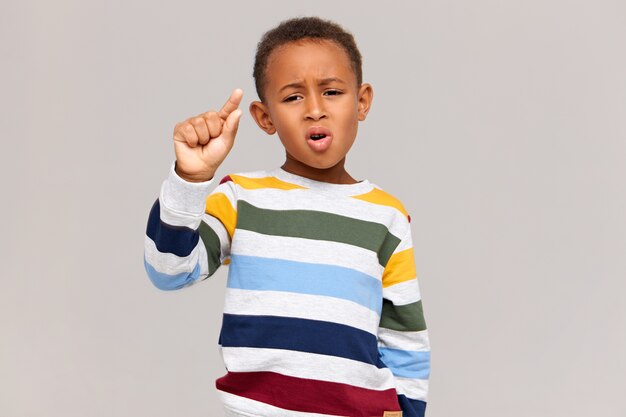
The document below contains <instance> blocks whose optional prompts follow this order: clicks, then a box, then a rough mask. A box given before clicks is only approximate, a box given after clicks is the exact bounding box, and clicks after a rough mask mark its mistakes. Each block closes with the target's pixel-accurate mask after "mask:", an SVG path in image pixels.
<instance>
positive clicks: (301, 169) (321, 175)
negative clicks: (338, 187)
mask: <svg viewBox="0 0 626 417" xmlns="http://www.w3.org/2000/svg"><path fill="white" fill-rule="evenodd" d="M345 161H346V158H345V156H344V157H343V158H342V159H341V161H339V162H338V163H337V164H336V165H335V166H332V167H330V168H325V169H320V168H315V167H312V166H309V165H306V164H304V163H302V162H300V161H298V160H297V159H294V158H292V157H290V156H289V155H287V158H286V160H285V163H284V164H283V165H282V166H281V168H282V169H284V170H285V171H287V172H290V173H292V174H295V175H300V176H301V177H305V178H309V179H312V180H315V181H322V182H328V183H331V184H356V183H357V182H358V181H357V180H355V179H354V178H352V177H351V176H350V174H348V172H347V171H346V169H345V168H344V164H345Z"/></svg>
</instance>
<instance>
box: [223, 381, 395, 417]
mask: <svg viewBox="0 0 626 417" xmlns="http://www.w3.org/2000/svg"><path fill="white" fill-rule="evenodd" d="M215 386H216V388H217V389H218V390H220V391H226V392H228V393H231V394H234V395H238V396H241V397H246V398H250V399H252V400H256V401H260V402H263V403H266V404H270V405H273V406H275V407H280V408H284V409H287V410H293V411H302V412H307V413H319V414H333V415H340V416H350V417H382V415H383V412H384V411H401V410H402V409H401V408H400V405H399V403H398V396H397V392H396V390H395V389H393V388H389V389H387V390H384V391H377V390H371V389H367V388H361V387H355V386H352V385H348V384H341V383H338V382H328V381H320V380H315V379H306V378H296V377H293V376H288V375H282V374H279V373H276V372H230V371H228V372H227V374H226V375H224V376H222V377H220V378H218V379H216V380H215Z"/></svg>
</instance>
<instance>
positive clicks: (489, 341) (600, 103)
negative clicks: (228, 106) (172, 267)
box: [0, 0, 626, 417]
mask: <svg viewBox="0 0 626 417" xmlns="http://www.w3.org/2000/svg"><path fill="white" fill-rule="evenodd" d="M308 14H313V15H318V16H320V17H323V18H329V19H333V20H335V21H337V22H338V23H340V24H342V25H343V26H344V27H345V28H346V29H348V30H349V31H351V32H352V33H353V34H354V35H355V38H356V40H357V43H358V45H359V47H360V50H361V52H362V54H363V57H364V67H363V72H364V81H366V82H369V83H371V84H372V85H373V88H374V101H373V105H372V109H371V111H370V113H369V115H368V118H367V120H366V121H364V122H362V123H361V124H360V129H359V133H358V137H357V140H356V142H355V145H354V147H353V148H352V150H351V152H350V153H349V155H348V158H347V164H346V166H347V168H348V170H349V171H350V173H351V174H352V175H353V176H354V177H355V178H357V179H363V178H368V179H369V180H370V181H372V182H374V183H376V184H378V185H379V186H381V187H382V188H384V189H386V190H387V191H389V192H391V193H392V194H394V195H396V196H397V197H398V198H400V199H401V200H402V201H403V202H404V204H405V206H406V207H407V208H408V210H409V213H410V214H411V215H412V219H413V221H412V228H413V235H414V238H413V239H414V244H415V251H416V257H417V262H418V265H417V268H418V274H419V275H420V279H421V281H420V282H421V284H420V285H421V288H422V295H423V300H424V308H425V315H426V320H427V324H428V326H429V329H430V330H429V331H430V337H431V343H432V373H431V382H430V384H431V385H430V391H429V405H428V409H427V415H428V417H450V416H459V417H460V416H480V417H502V416H507V417H509V416H510V417H518V416H519V417H522V416H523V417H529V416H542V417H544V416H545V417H554V416H568V417H579V416H580V417H583V416H585V417H589V416H594V415H597V416H603V417H604V416H623V415H625V414H624V413H625V412H626V406H624V402H623V398H622V397H623V384H624V383H625V382H626V380H625V379H626V378H625V375H626V359H625V357H624V352H625V351H626V338H625V336H624V329H625V328H626V307H625V306H624V303H623V302H622V299H623V296H624V292H625V290H626V285H625V283H624V278H626V260H625V259H626V258H625V256H624V255H625V254H626V220H625V216H626V197H625V187H624V178H626V164H625V163H624V160H625V157H626V117H625V116H626V77H625V74H626V47H624V45H625V40H626V5H625V3H624V2H622V1H594V2H589V1H554V0H553V1H546V0H542V1H538V0H531V1H529V0H524V1H507V2H504V1H485V0H479V1H471V2H468V1H417V2H415V1H411V2H409V1H403V2H400V1H395V2H392V3H390V4H389V5H387V6H385V5H383V4H382V3H380V2H371V3H365V2H363V1H341V2H340V1H317V2H314V3H311V4H310V5H308V6H304V5H300V6H297V5H295V2H291V1H272V2H264V3H253V2H250V3H240V2H235V3H228V2H207V1H205V2H192V1H178V2H176V3H174V4H171V5H166V6H158V5H157V3H154V2H149V1H123V2H122V1H110V2H106V1H101V2H97V3H96V2H93V1H92V2H86V1H58V2H44V1H33V0H29V1H21V2H16V1H15V2H9V3H7V2H3V7H2V12H1V13H0V35H1V44H0V48H1V50H0V52H1V56H2V66H1V68H0V71H1V73H2V74H1V81H0V82H1V85H0V87H1V93H0V97H1V106H2V108H1V109H0V110H2V111H1V115H2V116H1V119H0V120H2V122H1V123H2V124H1V132H0V134H1V137H2V143H3V158H2V164H0V170H1V171H0V177H1V178H2V202H3V203H2V205H1V208H0V210H1V216H2V220H3V221H2V228H3V233H2V235H3V239H2V241H1V242H2V243H1V244H2V247H1V248H0V253H1V256H2V279H1V282H0V297H1V299H0V326H1V341H0V416H2V417H5V416H6V417H27V416H28V417H30V416H53V417H85V416H94V417H95V416H98V417H99V416H102V417H105V416H106V417H110V416H119V417H126V416H152V417H161V416H186V417H194V416H196V417H205V416H215V415H222V409H221V405H220V403H219V401H218V396H217V393H216V392H215V388H214V381H215V379H216V378H218V377H219V376H221V375H223V374H224V372H225V370H224V368H223V365H222V363H221V359H220V357H219V354H218V350H217V338H218V334H219V326H220V324H221V312H222V307H223V296H224V289H225V278H226V273H227V269H226V268H225V267H224V268H223V269H221V270H220V271H219V272H218V273H217V274H216V275H214V276H213V277H212V278H211V279H210V280H208V281H205V282H203V283H202V284H201V285H199V286H196V287H191V288H189V289H185V290H182V291H179V292H161V291H160V290H158V289H156V288H154V287H152V284H151V283H150V282H149V280H148V277H147V275H146V273H145V271H144V269H143V263H142V262H143V260H142V257H143V243H144V233H145V227H146V221H147V217H148V213H149V210H150V207H151V206H152V204H153V202H154V200H155V199H156V198H157V196H158V190H159V187H160V185H161V182H162V181H163V180H164V179H165V177H166V175H167V173H168V169H169V166H170V163H171V162H172V161H173V158H174V150H173V145H172V141H171V134H172V131H173V128H174V125H175V123H177V122H179V121H181V120H184V119H186V118H187V117H189V116H192V115H196V114H198V113H200V112H203V111H207V110H209V109H211V108H219V106H221V105H222V104H223V103H224V101H225V100H226V99H227V98H228V96H229V94H230V92H231V91H232V90H233V89H234V88H236V87H241V88H243V90H244V98H243V103H242V108H243V109H244V114H243V118H242V121H241V125H240V128H239V133H238V136H237V139H236V143H235V147H234V148H233V150H232V152H231V154H230V155H229V156H228V158H227V159H226V161H225V163H224V164H223V165H222V167H221V168H220V171H219V172H218V175H225V174H227V173H229V172H236V171H247V170H255V169H262V168H268V167H269V168H271V167H276V166H279V165H280V164H282V162H283V160H284V152H283V148H282V146H281V144H280V142H279V140H278V136H268V135H266V134H265V133H263V132H262V131H261V130H260V129H259V128H258V127H257V126H256V124H254V122H253V120H252V119H251V116H250V114H249V112H248V104H249V103H250V101H251V100H255V99H256V98H257V97H256V93H255V92H254V88H253V80H252V65H253V58H254V51H255V47H256V43H257V42H258V40H259V38H260V36H261V35H262V34H263V32H265V31H266V30H268V29H270V28H271V27H273V26H275V25H276V24H278V23H279V22H280V21H281V20H283V19H286V18H289V17H294V16H297V15H308Z"/></svg>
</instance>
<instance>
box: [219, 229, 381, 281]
mask: <svg viewBox="0 0 626 417" xmlns="http://www.w3.org/2000/svg"><path fill="white" fill-rule="evenodd" d="M231 250H232V254H237V255H248V256H263V257H265V258H275V259H286V260H290V261H298V262H307V263H315V264H326V265H334V266H342V267H345V268H351V269H354V270H356V271H359V272H362V273H364V274H367V275H370V276H372V277H374V278H376V279H378V280H379V281H381V279H382V274H383V270H384V268H383V267H382V266H381V265H380V263H379V261H378V255H377V254H376V252H375V251H372V250H369V249H365V248H361V247H358V246H355V245H351V244H348V243H342V242H333V241H328V240H315V239H306V238H300V237H289V236H274V235H265V234H262V233H257V232H253V231H250V230H245V229H237V232H236V233H235V235H234V237H233V245H232V248H231Z"/></svg>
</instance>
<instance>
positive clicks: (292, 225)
mask: <svg viewBox="0 0 626 417" xmlns="http://www.w3.org/2000/svg"><path fill="white" fill-rule="evenodd" d="M237 228H238V229H245V230H250V231H253V232H257V233H262V234H266V235H275V236H288V237H300V238H306V239H316V240H326V241H332V242H341V243H347V244H350V245H354V246H358V247H361V248H364V249H369V250H372V251H374V252H376V253H377V254H378V261H379V262H380V265H382V266H385V265H387V262H388V261H389V258H390V257H391V254H392V253H393V251H394V250H395V248H396V247H397V246H398V245H399V244H400V239H399V238H398V237H396V236H394V235H393V234H391V233H390V232H389V230H388V229H387V227H385V225H383V224H380V223H376V222H370V221H366V220H360V219H355V218H352V217H347V216H342V215H340V214H334V213H328V212H324V211H316V210H272V209H264V208H259V207H256V206H254V205H252V204H250V203H248V202H247V201H245V200H239V201H238V202H237Z"/></svg>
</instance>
